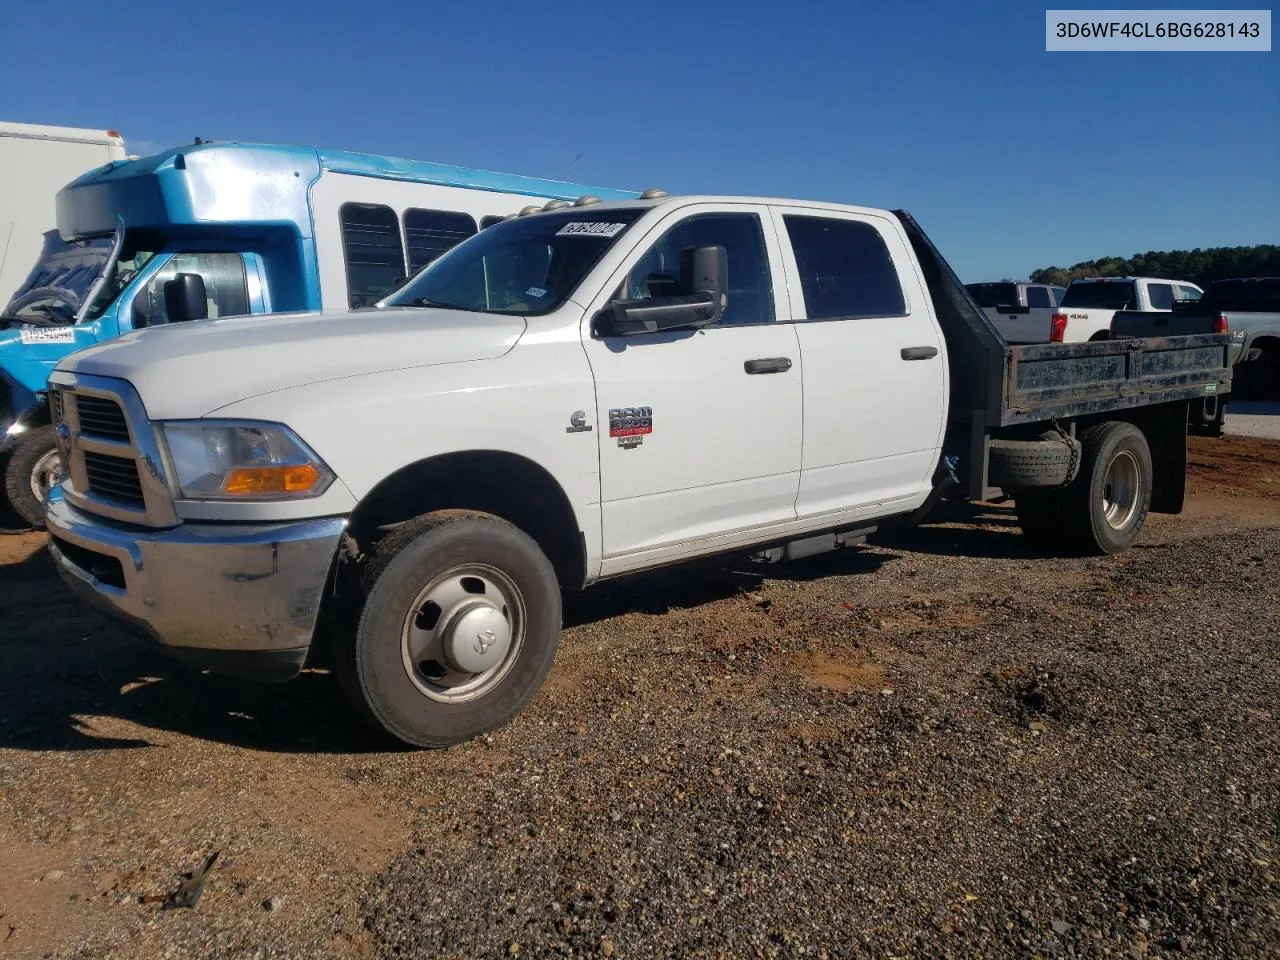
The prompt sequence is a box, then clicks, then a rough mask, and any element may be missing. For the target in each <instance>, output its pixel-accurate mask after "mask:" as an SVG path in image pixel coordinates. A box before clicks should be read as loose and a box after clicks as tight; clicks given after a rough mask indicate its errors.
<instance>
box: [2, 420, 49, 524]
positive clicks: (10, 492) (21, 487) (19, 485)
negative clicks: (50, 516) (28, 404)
mask: <svg viewBox="0 0 1280 960" xmlns="http://www.w3.org/2000/svg"><path fill="white" fill-rule="evenodd" d="M62 472H63V465H62V456H61V455H60V454H59V453H58V444H57V439H56V435H55V433H54V429H53V427H52V426H50V425H46V426H43V427H37V428H36V429H34V430H32V431H31V432H29V433H28V434H27V435H26V436H25V437H23V438H22V440H21V442H19V444H18V445H17V446H16V447H15V448H14V449H13V451H12V453H10V455H9V460H8V462H7V463H6V464H5V468H4V492H5V496H6V497H7V498H8V500H9V506H11V507H12V508H13V511H14V513H16V514H17V515H18V516H20V517H21V518H22V519H23V520H25V521H26V522H27V523H29V524H31V526H33V527H42V526H44V509H45V501H46V500H47V499H48V498H49V491H50V490H51V489H52V488H53V486H54V484H56V483H57V482H58V481H59V480H61V479H62Z"/></svg>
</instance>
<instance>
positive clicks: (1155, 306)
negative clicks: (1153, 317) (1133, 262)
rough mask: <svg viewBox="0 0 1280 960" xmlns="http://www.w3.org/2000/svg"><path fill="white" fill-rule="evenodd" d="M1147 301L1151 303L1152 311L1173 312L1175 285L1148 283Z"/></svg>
mask: <svg viewBox="0 0 1280 960" xmlns="http://www.w3.org/2000/svg"><path fill="white" fill-rule="evenodd" d="M1147 299H1148V300H1150V301H1151V309H1152V310H1172V309H1173V299H1174V297H1173V284H1172V283H1148V284H1147Z"/></svg>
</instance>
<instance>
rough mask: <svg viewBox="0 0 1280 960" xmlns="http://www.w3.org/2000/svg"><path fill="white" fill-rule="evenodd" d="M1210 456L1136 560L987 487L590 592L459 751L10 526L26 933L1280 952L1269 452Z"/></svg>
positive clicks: (4, 708) (306, 944) (1095, 952)
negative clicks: (841, 539) (873, 523)
mask: <svg viewBox="0 0 1280 960" xmlns="http://www.w3.org/2000/svg"><path fill="white" fill-rule="evenodd" d="M1192 443H1193V447H1192V462H1191V469H1190V477H1189V497H1188V504H1187V508H1186V510H1185V512H1184V514H1183V515H1181V516H1179V517H1160V516H1156V517H1152V518H1151V520H1150V521H1149V523H1148V526H1147V529H1146V530H1145V531H1144V534H1143V536H1142V538H1141V540H1140V542H1139V545H1138V547H1137V548H1135V549H1134V550H1132V551H1131V552H1130V553H1128V554H1126V555H1124V556H1121V557H1117V558H1098V559H1081V558H1075V559H1067V560H1063V559H1057V558H1053V557H1046V556H1043V555H1037V554H1036V553H1034V552H1032V551H1029V550H1028V549H1027V548H1026V547H1025V546H1024V545H1023V544H1022V543H1021V542H1020V537H1019V536H1018V533H1017V528H1016V521H1015V520H1014V519H1013V516H1012V511H1011V510H1009V509H1008V507H1007V505H1001V504H993V505H981V506H980V507H978V508H974V507H965V508H964V509H958V510H952V511H950V512H949V513H948V514H947V515H945V516H943V517H941V518H938V519H937V520H936V521H935V522H931V523H930V524H927V525H925V526H924V527H922V528H921V529H920V530H918V531H915V532H912V533H910V534H895V535H891V536H888V537H886V538H884V539H882V540H879V541H876V542H874V543H873V544H872V545H871V546H870V547H869V548H867V549H865V550H859V551H848V552H845V553H841V554H838V555H831V556H828V557H822V558H817V559H815V560H812V561H806V562H803V563H799V564H794V565H789V566H785V567H783V566H779V567H770V568H767V569H765V570H763V571H760V570H756V569H752V568H747V567H744V566H743V565H740V564H739V565H735V564H729V563H724V562H716V563H710V564H704V565H699V566H695V567H692V568H688V569H680V570H675V571H669V572H666V573H663V574H662V575H659V576H652V577H646V578H642V579H639V580H634V581H628V582H625V583H620V584H616V585H609V586H605V587H602V588H599V589H597V590H595V591H591V592H589V593H588V594H586V595H584V596H583V597H581V598H577V599H575V600H573V601H572V602H571V603H570V604H569V606H568V609H567V616H568V620H569V624H568V628H567V630H566V633H565V639H564V643H563V646H562V648H561V652H560V655H559V658H558V660H557V664H556V667H555V668H554V670H553V672H552V675H551V678H550V680H549V681H548V684H547V686H546V688H545V689H544V690H543V692H542V693H541V694H540V695H539V697H538V698H537V700H536V701H535V702H534V704H533V705H532V706H531V707H530V709H529V710H527V711H526V712H525V713H524V714H523V715H522V716H521V717H519V718H517V720H516V721H515V722H514V723H512V724H511V725H510V726H509V727H507V728H504V729H503V730H501V731H498V732H496V733H494V734H493V735H491V736H488V737H485V738H483V739H482V740H480V741H476V742H474V743H469V744H464V745H462V746H459V747H456V748H453V749H450V750H447V751H426V752H415V751H404V750H399V749H396V748H394V747H392V746H389V745H388V744H387V743H385V742H384V741H382V740H380V739H379V738H378V737H377V736H375V735H373V734H372V733H370V732H368V731H366V730H365V729H364V728H362V727H361V726H360V725H359V723H358V721H357V720H356V719H355V718H354V717H353V716H352V714H351V713H350V712H349V711H348V710H347V707H346V706H345V704H344V703H343V702H342V700H341V697H340V694H339V693H338V691H337V689H336V684H334V683H333V682H332V681H331V678H330V677H329V676H328V675H326V674H324V673H322V672H318V671H309V672H307V673H305V674H304V675H303V676H302V677H300V678H299V679H297V680H295V681H293V682H291V683H289V684H285V685H280V686H274V687H273V686H256V685H252V684H247V683H241V682H237V681H232V680H227V679H222V678H217V677H213V676H209V675H205V674H201V673H198V672H195V671H192V670H189V669H187V668H184V667H181V666H179V665H177V664H174V663H171V662H169V661H168V660H166V659H164V658H162V657H159V656H158V655H156V654H154V653H153V652H150V651H148V650H146V649H144V648H142V647H140V646H138V645H136V644H135V643H134V642H133V641H132V640H130V639H129V638H127V637H125V636H124V635H122V634H119V633H118V632H116V631H115V630H114V629H112V628H110V627H108V626H107V625H106V624H105V623H104V622H103V621H102V620H101V619H100V618H98V617H97V616H96V615H95V614H94V613H92V612H91V611H89V610H88V609H86V608H84V607H83V606H81V605H80V604H79V603H77V602H76V601H75V600H74V599H73V598H72V597H71V596H70V595H69V593H67V592H66V591H65V589H64V588H63V586H62V585H61V583H60V582H59V581H58V580H57V578H56V576H55V574H54V573H53V571H52V568H51V565H50V562H49V559H48V557H47V555H46V553H45V551H44V549H43V538H42V537H41V536H39V535H35V534H10V535H5V536H0V956H11V957H22V958H26V957H32V958H35V957H68V958H70V957H77V958H80V957H84V958H90V957H92V958H99V957H183V958H191V957H219V958H228V957H237V958H238V957H246V958H248V957H275V956H279V957H361V958H369V957H382V956H398V957H437V956H457V957H480V956H506V957H511V956H522V955H523V956H570V955H575V956H583V955H587V956H605V957H613V956H617V957H657V956H706V957H739V956H743V957H754V956H788V957H789V956H813V957H837V956H876V957H893V956H897V957H907V956H912V957H915V956H957V957H958V956H1026V957H1031V956H1043V957H1048V956H1081V957H1084V956H1116V957H1158V956H1222V957H1245V956H1280V906H1278V903H1280V901H1278V900H1277V894H1278V893H1280V883H1278V882H1277V877H1278V876H1280V869H1277V865H1276V856H1277V855H1278V854H1280V849H1277V844H1278V843H1280V836H1278V835H1280V774H1278V773H1277V769H1276V763H1275V750H1276V746H1277V743H1278V738H1277V731H1276V711H1277V709H1278V708H1280V679H1278V678H1280V669H1278V668H1277V666H1276V654H1277V639H1276V638H1277V628H1278V627H1280V612H1277V611H1276V610H1275V603H1276V599H1277V596H1278V595H1280V594H1278V592H1277V586H1276V583H1277V579H1276V577H1277V575H1280V441H1270V440H1258V439H1248V438H1242V437H1229V438H1225V439H1222V440H1200V439H1196V440H1193V441H1192ZM215 852H216V853H218V859H217V861H216V863H215V864H214V866H213V868H212V870H211V871H210V873H209V875H208V878H207V882H206V885H205V888H204V892H203V896H202V898H201V899H200V900H199V902H198V903H197V905H196V906H195V907H193V908H189V909H172V910H166V909H163V904H162V903H161V902H159V901H160V900H161V899H162V898H163V896H164V895H165V894H167V893H169V892H170V891H172V890H173V889H174V888H175V887H176V885H177V883H178V881H179V879H180V877H181V876H182V874H184V873H186V872H189V871H193V870H195V869H197V868H198V867H199V866H200V865H201V864H202V863H204V862H205V860H206V858H207V857H208V856H210V855H211V854H213V853H215Z"/></svg>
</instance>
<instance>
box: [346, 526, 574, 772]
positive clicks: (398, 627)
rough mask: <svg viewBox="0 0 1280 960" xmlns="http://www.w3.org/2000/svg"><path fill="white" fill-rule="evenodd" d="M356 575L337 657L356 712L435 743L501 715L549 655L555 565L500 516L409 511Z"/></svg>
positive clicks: (467, 733) (508, 712)
mask: <svg viewBox="0 0 1280 960" xmlns="http://www.w3.org/2000/svg"><path fill="white" fill-rule="evenodd" d="M362 579H363V582H364V587H365V592H366V596H365V602H364V610H363V612H362V614H361V616H360V619H359V623H358V625H357V627H356V630H355V636H354V637H353V638H352V639H351V641H350V643H349V644H346V645H344V648H343V649H342V650H340V651H339V655H338V657H337V661H336V664H335V666H336V669H337V672H338V674H339V678H340V680H341V681H342V685H343V688H344V690H345V691H346V693H347V695H348V697H349V698H350V699H351V700H352V702H353V704H354V705H355V707H356V708H357V710H358V711H359V712H360V713H361V714H362V715H364V717H365V718H366V719H367V720H368V721H369V722H370V723H372V724H373V725H374V726H375V727H377V728H378V729H381V730H383V731H384V732H386V733H388V734H390V735H391V736H393V737H395V738H396V739H398V740H401V741H403V742H404V743H407V744H411V745H413V746H420V747H442V746H447V745H449V744H452V743H457V742H459V741H462V740H467V739H470V738H472V737H475V736H477V735H478V734H481V733H484V732H485V731H487V730H492V729H494V728H495V727H499V726H501V725H503V724H505V723H506V722H507V721H509V720H510V719H511V718H512V717H514V716H515V715H516V714H517V713H519V712H520V711H521V710H522V709H523V708H524V707H525V705H526V704H528V702H529V701H530V700H531V699H532V698H533V696H534V694H535V693H537V691H538V688H539V687H541V686H542V682H543V681H544V680H545V679H546V676H547V673H548V672H549V671H550V669H551V665H552V663H553V662H554V661H555V656H556V648H557V647H558V645H559V642H560V626H561V610H560V585H559V583H558V581H557V580H556V575H555V571H554V569H553V568H552V566H551V563H550V561H549V560H548V559H547V557H546V555H545V554H543V552H542V550H541V549H539V547H538V545H537V544H536V543H535V542H534V541H533V540H532V538H530V537H529V536H528V535H527V534H525V533H524V532H523V531H521V530H519V529H518V528H516V527H515V526H513V525H511V524H510V523H507V522H506V521H505V520H502V519H500V518H498V517H495V516H492V515H490V514H485V513H477V512H474V511H464V510H446V511H440V512H437V513H430V514H426V515H425V516H422V517H419V518H417V519H416V520H412V521H410V522H409V523H406V524H404V525H403V526H402V527H400V528H398V529H397V530H395V531H394V532H392V533H391V534H389V535H388V536H387V537H385V538H384V539H383V540H382V541H381V542H380V543H379V544H378V546H377V547H376V548H375V549H374V553H373V557H372V558H371V560H370V562H369V565H368V567H367V570H366V572H365V574H364V576H363V578H362Z"/></svg>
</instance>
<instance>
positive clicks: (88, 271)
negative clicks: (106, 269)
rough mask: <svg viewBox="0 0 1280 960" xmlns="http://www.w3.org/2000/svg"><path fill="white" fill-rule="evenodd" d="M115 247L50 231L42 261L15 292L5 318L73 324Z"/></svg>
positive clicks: (98, 239) (106, 239) (105, 241)
mask: <svg viewBox="0 0 1280 960" xmlns="http://www.w3.org/2000/svg"><path fill="white" fill-rule="evenodd" d="M111 243H112V238H111V237H94V238H92V239H88V240H71V241H67V240H63V239H62V238H61V237H60V236H58V231H56V230H50V231H49V232H48V233H46V234H45V235H44V249H43V250H42V251H41V253H40V259H39V261H37V263H36V265H35V268H34V269H33V270H32V271H31V272H30V273H29V274H27V279H26V280H25V281H23V284H22V286H20V287H19V288H18V289H17V290H16V291H15V292H14V295H13V297H12V298H11V299H10V300H9V304H8V306H7V307H6V308H5V311H4V312H5V315H6V316H10V317H22V318H24V319H25V318H30V319H33V320H34V319H40V320H59V321H65V322H66V323H73V322H74V321H75V318H76V314H77V313H78V312H79V310H80V306H81V304H83V303H84V298H85V297H86V296H87V295H88V293H89V290H90V288H92V286H93V282H94V281H95V280H97V279H98V277H99V276H100V275H101V273H102V268H103V266H104V265H105V264H106V262H107V258H108V257H109V256H110V254H111Z"/></svg>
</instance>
